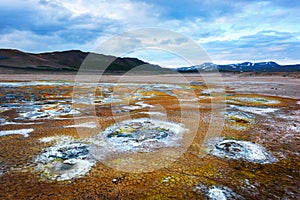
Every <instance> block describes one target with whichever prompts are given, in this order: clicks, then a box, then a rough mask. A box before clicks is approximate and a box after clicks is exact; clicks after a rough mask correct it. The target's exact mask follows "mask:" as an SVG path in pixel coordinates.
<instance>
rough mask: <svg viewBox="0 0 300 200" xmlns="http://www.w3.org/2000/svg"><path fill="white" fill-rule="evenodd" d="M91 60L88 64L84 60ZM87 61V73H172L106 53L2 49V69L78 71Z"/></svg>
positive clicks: (136, 60) (0, 54) (139, 61)
mask: <svg viewBox="0 0 300 200" xmlns="http://www.w3.org/2000/svg"><path fill="white" fill-rule="evenodd" d="M87 56H89V57H88V59H87V61H85V59H86V58H87ZM84 61H85V70H90V71H95V70H96V71H97V70H100V71H101V70H102V71H105V73H126V72H128V71H130V70H134V71H135V72H136V71H139V72H144V71H146V72H159V73H161V72H165V71H170V70H167V69H164V68H161V67H160V66H158V65H152V64H149V63H147V62H144V61H142V60H139V59H137V58H120V57H115V56H108V55H103V54H96V53H89V52H82V51H80V50H69V51H61V52H58V51H56V52H48V53H27V52H22V51H19V50H16V49H0V67H2V68H13V69H22V70H38V71H41V70H42V71H63V70H64V71H78V70H79V68H80V66H81V65H82V63H83V62H84Z"/></svg>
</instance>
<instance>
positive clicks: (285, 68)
mask: <svg viewBox="0 0 300 200" xmlns="http://www.w3.org/2000/svg"><path fill="white" fill-rule="evenodd" d="M176 70H177V71H178V72H182V73H184V72H198V71H202V72H213V71H219V72H292V71H300V64H295V65H279V64H277V63H276V62H273V61H269V62H258V63H252V62H243V63H237V64H228V65H218V64H213V63H203V64H201V65H196V66H191V67H180V68H177V69H176Z"/></svg>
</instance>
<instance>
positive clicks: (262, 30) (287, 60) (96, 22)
mask: <svg viewBox="0 0 300 200" xmlns="http://www.w3.org/2000/svg"><path fill="white" fill-rule="evenodd" d="M0 5H1V6H0V20H1V22H0V48H12V49H19V50H22V51H26V52H49V51H63V50H70V49H79V50H82V51H88V52H91V51H96V52H98V51H99V52H100V53H108V54H112V53H113V52H112V51H109V52H106V51H105V50H104V49H105V48H103V49H101V48H100V47H101V45H102V44H103V43H105V42H106V41H109V40H112V38H115V36H117V35H120V34H121V35H122V34H123V33H126V32H127V33H128V32H129V33H130V34H129V36H128V34H127V35H126V37H125V38H118V41H115V42H114V43H109V44H112V45H115V46H114V49H117V50H118V52H119V53H120V52H121V54H119V55H122V56H129V57H138V58H140V59H142V60H145V61H147V62H151V63H154V64H159V65H161V66H164V67H178V66H186V65H188V64H189V63H188V62H187V61H186V60H184V59H183V58H182V56H181V55H179V54H178V52H177V51H176V50H174V49H176V48H181V51H185V54H186V55H188V54H193V53H194V54H195V51H194V50H193V48H189V43H187V41H188V42H190V41H193V42H195V43H196V44H197V45H199V47H201V48H202V49H203V50H204V51H203V52H206V53H207V55H208V57H209V60H208V61H210V62H213V63H217V64H225V63H226V64H229V63H238V62H245V61H250V62H260V61H275V62H278V63H279V64H295V63H300V26H299V22H300V12H299V11H300V1H299V0H289V1H286V0H235V1H233V0H185V1H184V0H147V1H145V0H144V1H143V0H0ZM144 28H156V29H157V30H158V32H159V33H161V35H163V36H161V37H160V36H157V38H152V39H153V41H154V42H156V43H157V44H158V48H156V49H155V48H147V47H149V38H151V37H153V36H152V34H151V33H150V32H149V33H145V35H138V34H134V33H136V31H135V30H137V29H144ZM160 29H161V30H160ZM165 30H166V31H165ZM170 32H174V35H176V36H178V38H173V39H174V40H173V39H172V40H171V39H168V34H167V33H170ZM132 33H133V34H132ZM174 35H172V34H171V35H170V38H172V37H173V36H174ZM123 39H124V40H123ZM147 41H148V43H147ZM154 42H152V43H151V44H150V46H151V45H152V46H153V47H154V46H155V44H154ZM159 44H164V45H163V46H159ZM147 45H148V46H147ZM174 45H176V47H175V46H174ZM125 46H126V50H128V47H132V49H131V51H130V52H128V51H126V52H125V50H123V49H122V48H123V47H124V49H125ZM141 47H142V48H141ZM169 47H170V48H169ZM96 49H97V50H96ZM170 49H171V50H170ZM102 50H103V52H101V51H102ZM176 52H177V53H176ZM203 52H202V53H203ZM195 64H201V63H195Z"/></svg>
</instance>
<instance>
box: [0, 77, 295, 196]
mask: <svg viewBox="0 0 300 200" xmlns="http://www.w3.org/2000/svg"><path fill="white" fill-rule="evenodd" d="M82 76H85V77H84V78H78V77H76V76H75V75H57V76H56V75H41V76H39V75H28V74H27V75H21V74H19V75H17V74H16V75H10V76H5V75H1V82H0V91H1V92H0V104H1V107H0V143H1V145H0V184H1V190H0V198H1V199H299V198H300V192H299V185H300V174H299V173H300V171H299V170H300V157H299V153H300V149H299V141H300V117H299V116H300V93H299V85H300V81H299V78H297V77H289V76H282V75H273V76H257V77H253V76H242V77H241V76H238V75H232V74H231V75H224V74H223V75H222V76H217V75H216V76H214V75H212V74H210V75H205V76H207V77H205V76H203V77H202V76H200V75H185V76H180V75H162V76H152V77H144V76H126V77H122V76H108V75H107V76H102V77H101V78H100V79H99V81H93V80H94V79H93V78H90V77H89V76H88V75H82ZM62 80H63V81H62Z"/></svg>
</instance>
